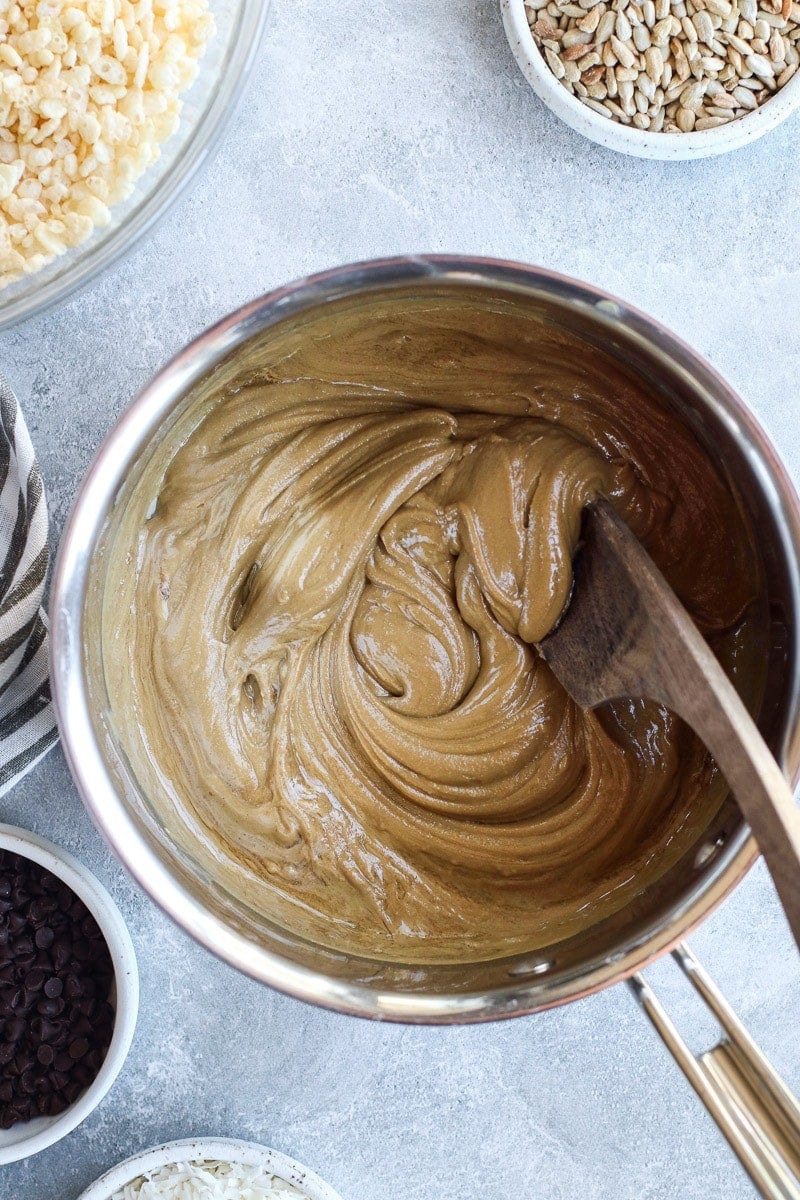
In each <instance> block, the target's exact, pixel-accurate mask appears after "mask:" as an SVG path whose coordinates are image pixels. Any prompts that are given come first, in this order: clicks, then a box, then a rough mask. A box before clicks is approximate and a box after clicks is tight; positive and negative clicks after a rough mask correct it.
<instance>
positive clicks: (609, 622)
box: [538, 500, 800, 949]
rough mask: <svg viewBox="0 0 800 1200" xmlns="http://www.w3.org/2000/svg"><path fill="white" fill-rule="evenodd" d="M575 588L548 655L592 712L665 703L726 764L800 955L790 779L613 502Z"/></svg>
mask: <svg viewBox="0 0 800 1200" xmlns="http://www.w3.org/2000/svg"><path fill="white" fill-rule="evenodd" d="M574 566H575V584H574V588H573V593H572V598H571V600H570V604H569V607H568V608H567V609H566V611H565V613H564V616H563V618H562V619H561V622H560V623H559V625H558V626H557V627H556V629H555V630H554V631H553V633H551V634H550V635H549V636H548V637H546V638H545V639H544V641H542V642H540V643H539V647H538V648H539V650H540V652H541V654H542V656H543V658H544V659H545V660H546V662H547V663H548V664H549V665H550V667H551V669H552V671H553V673H554V674H555V676H556V678H557V679H558V680H559V682H560V683H561V684H562V685H563V686H564V687H565V688H566V690H567V692H568V693H569V694H570V696H572V698H573V699H574V700H575V701H576V702H577V703H578V704H579V705H580V706H581V707H582V708H596V707H597V706H598V705H599V704H603V703H605V701H607V700H615V699H619V698H622V697H625V696H630V697H642V698H647V699H651V700H656V701H658V702H659V703H661V704H663V705H665V707H667V708H670V709H672V711H673V712H675V713H677V714H678V716H680V717H682V718H683V720H684V721H686V722H687V724H689V725H690V726H691V727H692V729H694V731H695V733H696V734H697V735H698V736H699V737H700V738H701V740H702V741H703V742H704V743H705V745H706V746H707V747H708V749H709V750H710V751H711V753H712V754H713V756H714V758H715V759H716V762H717V766H718V767H719V769H720V771H721V772H722V774H723V775H724V776H725V778H726V780H727V781H728V784H729V785H730V788H731V791H732V792H733V794H734V796H735V797H736V800H737V802H738V804H739V807H740V809H741V810H742V814H743V816H744V818H745V820H746V821H747V823H748V824H749V826H750V828H751V829H752V831H753V834H754V836H755V838H756V841H757V842H758V844H759V846H760V848H761V852H762V854H763V855H764V858H765V859H766V862H767V866H768V867H769V869H770V872H771V873H772V878H773V880H774V882H775V887H776V888H777V891H778V895H779V897H780V901H781V904H782V905H783V909H784V912H785V913H786V916H787V917H788V920H789V925H790V926H791V929H792V933H793V934H794V938H795V941H796V942H797V945H798V948H799V949H800V810H798V808H797V807H796V806H795V803H794V799H793V797H792V793H791V791H790V789H789V785H788V784H787V782H786V778H785V777H784V775H783V772H782V771H781V769H780V767H779V766H778V764H777V763H776V762H775V759H774V758H773V757H772V754H771V753H770V751H769V749H768V748H767V745H766V743H765V741H764V739H763V738H762V736H761V734H760V733H759V732H758V730H757V728H756V726H755V723H754V722H753V720H752V718H751V717H750V714H749V713H748V712H747V710H746V708H745V707H744V705H743V703H742V701H741V700H740V699H739V696H738V695H737V693H736V691H735V690H734V688H733V685H732V684H731V683H730V682H729V680H728V678H727V676H726V675H725V673H724V671H723V670H722V668H721V667H720V665H719V663H718V662H717V660H716V658H715V657H714V655H713V654H712V653H711V651H710V650H709V648H708V646H707V645H706V643H705V642H704V640H703V638H702V637H701V635H700V633H699V632H698V630H697V627H696V626H695V625H694V623H693V621H692V619H691V617H690V616H689V614H688V613H687V612H686V610H685V609H684V607H683V605H682V604H681V603H680V601H679V600H678V598H677V596H676V595H675V593H674V592H673V591H672V589H671V588H670V586H669V584H668V583H667V581H666V580H665V579H664V577H663V575H662V574H661V572H660V571H659V570H658V568H657V567H656V565H655V563H654V562H653V561H652V559H651V558H650V556H649V555H648V553H647V552H646V550H645V549H644V547H643V546H642V545H641V543H640V542H639V540H638V538H636V537H635V535H634V534H633V533H632V532H631V530H630V529H628V527H627V525H626V524H625V522H624V521H622V520H621V519H620V518H619V517H618V516H617V514H616V513H615V512H614V510H613V508H612V507H611V505H610V504H609V503H608V502H607V501H605V500H599V501H597V502H595V503H594V504H592V505H591V506H590V507H589V509H588V510H587V513H586V519H585V527H584V537H583V542H582V545H581V548H580V550H579V552H578V554H577V556H576V560H575V564H574Z"/></svg>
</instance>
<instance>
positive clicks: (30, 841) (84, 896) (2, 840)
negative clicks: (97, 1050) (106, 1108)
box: [0, 825, 139, 1192]
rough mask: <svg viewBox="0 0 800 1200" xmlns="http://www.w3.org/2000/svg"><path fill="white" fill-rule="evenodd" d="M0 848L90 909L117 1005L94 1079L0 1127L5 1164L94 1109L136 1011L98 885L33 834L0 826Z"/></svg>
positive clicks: (113, 1073) (131, 978)
mask: <svg viewBox="0 0 800 1200" xmlns="http://www.w3.org/2000/svg"><path fill="white" fill-rule="evenodd" d="M0 849H2V850H10V851H11V852H12V853H13V854H20V855H23V856H24V857H25V858H29V859H32V861H33V862H35V863H39V864H40V865H41V866H43V867H44V868H45V869H46V870H48V871H49V872H50V873H51V874H52V875H57V876H58V878H59V879H63V881H64V883H66V884H67V886H68V887H70V888H71V889H72V891H73V892H74V893H75V895H76V896H78V898H79V899H81V900H82V901H83V903H84V904H85V905H86V907H87V908H88V909H89V912H90V913H91V914H92V916H93V917H94V919H95V920H96V921H97V924H98V925H99V926H100V931H101V933H102V934H103V937H104V938H105V940H106V942H107V943H108V949H109V951H110V954H111V962H112V965H113V967H114V992H113V994H112V1003H113V1005H114V1007H115V1009H116V1019H115V1021H114V1032H113V1034H112V1037H111V1045H110V1046H109V1048H108V1053H107V1054H106V1057H105V1060H104V1062H103V1065H102V1066H101V1068H100V1070H99V1072H98V1074H97V1077H96V1078H95V1080H94V1082H93V1083H91V1084H90V1085H89V1087H88V1088H87V1089H86V1091H85V1092H84V1093H83V1094H82V1095H81V1096H79V1097H78V1099H77V1100H76V1101H75V1103H74V1104H71V1105H70V1106H69V1108H67V1109H65V1110H64V1112H63V1113H59V1115H58V1116H57V1117H35V1118H34V1119H33V1120H31V1121H24V1122H20V1123H19V1124H18V1125H13V1126H12V1127H11V1129H0V1165H4V1164H5V1163H11V1162H16V1161H17V1160H18V1159H20V1158H28V1157H30V1155H31V1154H38V1152H39V1151H40V1150H44V1149H46V1147H47V1146H52V1145H53V1143H54V1142H58V1141H60V1140H61V1138H63V1137H65V1136H66V1134H68V1133H71V1132H72V1130H73V1129H75V1127H76V1126H77V1125H80V1123H81V1121H83V1120H85V1119H86V1117H88V1116H89V1113H90V1112H92V1111H93V1110H94V1109H95V1108H97V1105H98V1104H99V1103H100V1101H101V1100H102V1099H103V1097H104V1096H105V1094H106V1092H108V1090H109V1088H110V1087H111V1085H112V1083H113V1082H114V1080H115V1079H116V1077H117V1075H118V1074H119V1072H120V1069H121V1067H122V1064H123V1062H124V1061H125V1057H126V1055H127V1053H128V1050H129V1049H130V1044H131V1040H132V1038H133V1030H134V1027H135V1025H136V1015H137V1013H138V1011H139V972H138V969H137V966H136V956H135V954H134V950H133V943H132V942H131V939H130V934H129V933H128V930H127V928H126V927H125V922H124V921H123V919H122V915H121V914H120V911H119V909H118V908H117V906H116V904H115V903H114V901H113V900H112V899H111V897H110V896H109V894H108V892H107V891H106V890H105V888H104V887H103V886H102V884H100V883H99V882H98V881H97V880H96V879H95V877H94V875H92V874H90V873H89V871H87V870H86V868H85V867H84V866H82V865H81V863H79V862H78V860H77V859H76V858H73V857H72V855H71V854H68V853H67V851H66V850H61V849H59V848H58V847H57V846H54V845H53V844H52V842H48V841H45V839H44V838H40V837H38V836H37V835H36V834H35V833H28V832H27V831H26V830H24V829H16V828H14V827H13V826H11V825H0ZM1 1191H2V1189H0V1192H1Z"/></svg>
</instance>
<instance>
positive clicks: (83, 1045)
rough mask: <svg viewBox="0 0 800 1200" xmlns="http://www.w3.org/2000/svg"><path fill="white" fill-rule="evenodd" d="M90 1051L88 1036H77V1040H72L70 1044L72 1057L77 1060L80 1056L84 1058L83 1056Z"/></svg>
mask: <svg viewBox="0 0 800 1200" xmlns="http://www.w3.org/2000/svg"><path fill="white" fill-rule="evenodd" d="M88 1053H89V1043H88V1042H87V1040H86V1038H76V1040H75V1041H74V1042H70V1044H69V1056H70V1058H74V1059H76V1060H77V1059H79V1058H83V1056H84V1055H85V1054H88Z"/></svg>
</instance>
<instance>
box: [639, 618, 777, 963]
mask: <svg viewBox="0 0 800 1200" xmlns="http://www.w3.org/2000/svg"><path fill="white" fill-rule="evenodd" d="M668 649H669V648H668V647H665V650H666V651H668ZM659 658H660V661H658V662H657V663H655V664H654V667H655V670H654V672H653V675H652V676H651V684H652V685H653V692H654V693H655V694H656V696H657V698H658V699H659V700H661V701H662V702H663V703H664V704H666V705H667V706H668V707H669V708H672V709H673V710H674V711H675V712H677V713H678V715H679V716H681V717H683V719H684V720H685V721H686V722H687V723H688V724H689V725H691V727H692V729H694V731H695V733H697V735H698V736H699V737H700V738H701V740H702V741H703V742H705V744H706V746H707V747H708V749H709V750H710V751H711V753H712V754H713V756H714V758H715V760H716V763H717V766H718V767H719V769H720V771H721V772H722V774H723V775H724V776H725V779H726V780H727V782H728V784H729V785H730V788H731V791H732V792H733V794H734V796H735V797H736V801H737V803H738V805H739V808H740V809H741V811H742V814H743V816H744V818H745V820H746V821H747V823H748V824H749V826H750V828H751V830H752V831H753V835H754V837H755V839H756V841H757V842H758V845H759V848H760V850H761V853H762V854H763V855H764V858H765V860H766V863H767V866H768V867H769V870H770V874H771V875H772V879H773V882H774V883H775V887H776V889H777V892H778V896H779V897H780V901H781V904H782V905H783V910H784V912H785V913H786V916H787V919H788V921H789V925H790V927H791V930H792V933H793V934H794V939H795V941H796V942H797V945H798V949H800V809H798V807H797V805H796V804H795V801H794V797H793V796H792V792H791V789H790V788H789V784H788V783H787V781H786V777H785V776H784V774H783V772H782V771H781V769H780V767H779V766H778V764H777V763H776V761H775V759H774V758H773V756H772V754H771V752H770V750H769V747H768V746H767V744H766V742H765V741H764V739H763V737H762V736H761V734H760V733H759V731H758V729H757V728H756V724H755V722H754V721H753V718H752V717H751V716H750V714H749V713H748V711H747V709H746V708H745V706H744V704H743V703H742V701H741V700H740V698H739V696H738V693H737V692H736V690H735V688H734V687H733V685H732V684H731V682H730V680H729V679H728V677H727V675H726V674H725V672H724V671H723V670H722V667H721V666H720V665H719V663H718V662H717V660H716V658H715V657H714V655H713V654H712V653H711V651H710V650H709V648H708V646H707V645H706V643H705V642H704V640H703V638H702V637H701V636H700V634H699V633H698V632H697V631H696V630H695V636H694V637H693V638H691V639H687V638H686V633H685V630H684V631H682V634H681V645H680V647H678V646H676V647H675V654H674V655H672V654H669V653H668V652H667V653H665V654H664V656H663V658H662V657H661V656H659ZM656 675H657V679H656V677H655V676H656Z"/></svg>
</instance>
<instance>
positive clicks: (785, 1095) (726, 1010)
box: [628, 944, 800, 1200]
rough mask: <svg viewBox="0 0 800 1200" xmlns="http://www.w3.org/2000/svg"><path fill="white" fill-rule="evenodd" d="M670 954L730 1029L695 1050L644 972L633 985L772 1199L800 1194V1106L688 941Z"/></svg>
mask: <svg viewBox="0 0 800 1200" xmlns="http://www.w3.org/2000/svg"><path fill="white" fill-rule="evenodd" d="M672 956H673V958H674V959H675V961H676V962H677V964H678V966H679V967H680V968H681V970H682V971H683V973H684V975H686V977H687V978H688V979H689V980H690V982H691V983H692V985H693V986H694V988H695V989H696V990H697V992H698V993H699V995H700V996H701V997H702V999H703V1001H704V1003H705V1004H706V1006H707V1008H708V1009H709V1010H710V1012H711V1013H713V1015H714V1017H715V1018H716V1019H717V1021H718V1022H719V1024H720V1025H721V1026H722V1029H723V1030H724V1034H723V1037H722V1038H721V1040H720V1041H719V1042H718V1044H717V1045H716V1046H714V1048H713V1049H712V1050H708V1051H706V1053H705V1054H701V1055H698V1056H695V1055H694V1054H693V1053H692V1051H691V1050H690V1049H689V1047H688V1046H687V1045H686V1042H685V1041H684V1040H683V1038H682V1037H681V1035H680V1034H679V1033H678V1030H677V1029H676V1028H675V1026H674V1024H673V1023H672V1021H671V1020H670V1018H669V1016H668V1015H667V1012H666V1010H665V1009H664V1007H663V1005H662V1004H661V1003H660V1001H659V1000H658V998H657V997H656V995H655V993H654V992H653V990H652V988H651V987H650V985H649V984H648V983H647V981H646V980H645V979H644V977H643V976H642V975H634V976H633V978H632V979H630V980H629V981H628V982H629V985H630V987H631V989H632V991H633V994H634V995H635V997H636V999H637V1000H638V1001H639V1003H640V1004H641V1006H642V1008H643V1009H644V1011H645V1012H646V1013H647V1016H648V1017H649V1018H650V1020H651V1021H652V1023H653V1025H654V1026H655V1027H656V1029H657V1031H658V1033H659V1034H660V1036H661V1038H662V1039H663V1041H664V1043H665V1045H666V1046H667V1048H668V1050H669V1051H670V1053H671V1054H672V1056H673V1058H674V1059H675V1061H676V1062H677V1063H678V1066H679V1067H680V1068H681V1070H682V1071H683V1073H684V1075H685V1076H686V1078H687V1079H688V1080H689V1082H690V1083H691V1085H692V1087H693V1088H694V1090H695V1091H696V1092H697V1094H698V1096H699V1097H700V1099H701V1100H702V1101H703V1103H704V1104H705V1106H706V1108H707V1109H708V1111H709V1112H710V1113H711V1116H712V1117H713V1118H714V1120H715V1121H716V1123H717V1125H718V1126H719V1128H720V1129H721V1131H722V1133H723V1134H724V1135H725V1137H726V1138H727V1139H728V1142H729V1143H730V1145H731V1147H732V1148H733V1150H734V1151H735V1153H736V1154H737V1155H738V1157H739V1160H740V1162H741V1163H742V1166H743V1167H744V1169H745V1170H746V1171H747V1173H748V1174H749V1176H750V1178H751V1179H752V1181H753V1183H754V1184H755V1186H756V1188H757V1189H758V1191H759V1192H760V1194H761V1195H762V1196H765V1197H767V1200H800V1104H798V1102H797V1100H796V1099H795V1097H794V1096H793V1095H792V1093H791V1092H790V1091H789V1089H788V1088H787V1086H786V1084H785V1083H784V1082H783V1080H782V1079H781V1077H780V1076H779V1075H778V1073H777V1072H776V1071H775V1069H774V1068H773V1067H772V1065H771V1064H770V1063H769V1062H768V1060H767V1059H766V1058H765V1057H764V1055H763V1054H762V1052H761V1051H760V1050H759V1048H758V1046H757V1045H756V1044H755V1042H754V1041H753V1039H752V1038H751V1036H750V1034H749V1033H748V1032H747V1030H746V1029H745V1027H744V1025H742V1023H741V1021H740V1020H739V1018H738V1017H737V1016H736V1014H735V1013H734V1012H733V1010H732V1009H731V1007H730V1005H729V1004H728V1002H727V1000H726V999H725V997H724V996H723V995H722V993H721V992H720V990H719V988H718V987H717V986H716V984H715V983H714V981H713V980H712V979H711V978H709V976H708V975H707V973H706V972H705V971H704V970H703V968H702V967H701V966H700V963H699V962H698V961H697V959H696V958H695V956H694V955H693V954H692V952H691V950H690V949H689V947H688V946H686V945H685V944H684V945H680V946H678V947H677V949H675V950H674V951H673V952H672Z"/></svg>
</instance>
